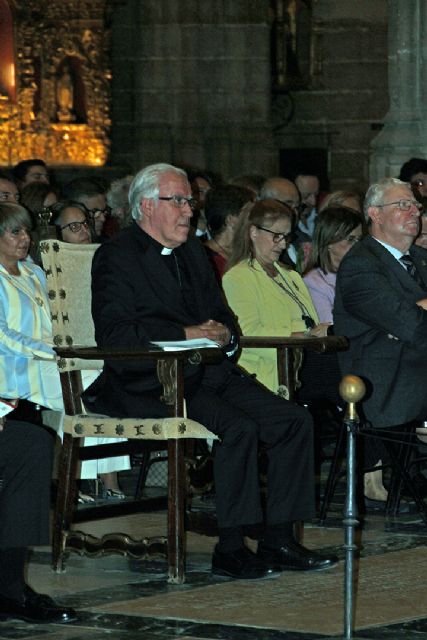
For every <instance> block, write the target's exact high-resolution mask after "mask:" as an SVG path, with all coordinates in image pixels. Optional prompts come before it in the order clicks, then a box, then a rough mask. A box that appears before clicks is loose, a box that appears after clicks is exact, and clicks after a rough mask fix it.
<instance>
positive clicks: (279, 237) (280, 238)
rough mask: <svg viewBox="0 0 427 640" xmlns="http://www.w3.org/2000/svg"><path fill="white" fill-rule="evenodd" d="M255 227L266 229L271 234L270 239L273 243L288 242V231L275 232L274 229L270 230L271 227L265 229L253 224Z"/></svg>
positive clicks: (289, 235)
mask: <svg viewBox="0 0 427 640" xmlns="http://www.w3.org/2000/svg"><path fill="white" fill-rule="evenodd" d="M255 226H256V228H257V229H260V230H261V231H266V232H267V233H270V234H271V235H272V238H271V239H272V240H273V242H274V244H279V242H286V243H288V242H290V239H291V234H290V233H276V231H272V230H271V229H266V228H265V227H260V226H259V225H258V224H257V225H255Z"/></svg>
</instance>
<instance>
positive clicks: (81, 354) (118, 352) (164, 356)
mask: <svg viewBox="0 0 427 640" xmlns="http://www.w3.org/2000/svg"><path fill="white" fill-rule="evenodd" d="M54 350H55V351H56V353H57V355H58V356H59V357H60V358H80V359H81V360H152V361H154V362H159V361H160V360H175V361H177V362H188V361H189V362H190V363H192V364H197V363H199V362H206V363H215V362H220V361H221V360H222V359H223V357H224V354H223V353H222V351H221V349H211V348H207V349H187V350H183V351H163V350H161V349H132V350H131V349H119V348H109V349H103V348H102V347H97V346H93V347H77V346H76V347H73V346H71V347H54Z"/></svg>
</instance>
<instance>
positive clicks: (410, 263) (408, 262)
mask: <svg viewBox="0 0 427 640" xmlns="http://www.w3.org/2000/svg"><path fill="white" fill-rule="evenodd" d="M399 260H400V262H402V264H403V265H404V266H405V268H406V271H407V272H408V273H409V275H410V276H411V278H413V279H414V280H415V282H416V283H417V284H419V285H420V286H421V287H423V288H424V284H423V281H422V280H421V278H420V274H419V273H418V271H417V267H416V266H415V264H414V260H413V258H412V256H410V255H409V254H406V255H404V256H402V257H401V258H399Z"/></svg>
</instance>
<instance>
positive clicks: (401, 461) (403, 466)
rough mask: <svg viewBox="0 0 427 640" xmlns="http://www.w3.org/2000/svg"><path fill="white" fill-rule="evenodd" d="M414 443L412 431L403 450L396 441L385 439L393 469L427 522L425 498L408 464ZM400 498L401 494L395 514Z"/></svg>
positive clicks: (388, 510) (396, 503)
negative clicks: (410, 473) (415, 482)
mask: <svg viewBox="0 0 427 640" xmlns="http://www.w3.org/2000/svg"><path fill="white" fill-rule="evenodd" d="M412 444H413V434H412V433H408V443H407V444H405V445H404V447H403V450H402V449H400V447H397V446H396V443H394V442H388V441H384V445H385V447H386V449H387V451H388V453H389V455H390V459H391V463H392V466H393V469H394V470H395V473H396V474H397V475H398V477H399V480H400V481H402V482H403V484H405V485H406V488H407V489H408V491H409V493H410V494H411V496H412V498H413V499H414V502H415V504H416V505H417V509H418V512H419V514H420V516H421V517H422V519H423V520H424V522H425V523H426V524H427V506H426V505H425V503H424V500H423V498H422V496H421V495H420V492H419V491H418V490H417V488H416V487H415V485H414V483H413V481H412V478H411V476H410V475H409V471H408V466H407V465H408V460H410V457H409V458H408V455H409V456H410V451H409V449H410V448H411V447H412ZM399 500H400V496H399V497H398V499H397V500H396V501H395V505H397V506H395V511H394V512H393V513H394V515H395V514H396V512H397V509H398V506H399ZM390 511H391V509H390V507H389V504H387V512H388V513H390Z"/></svg>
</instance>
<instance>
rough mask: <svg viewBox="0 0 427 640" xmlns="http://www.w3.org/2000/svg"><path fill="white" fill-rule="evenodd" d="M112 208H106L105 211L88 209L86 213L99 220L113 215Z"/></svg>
mask: <svg viewBox="0 0 427 640" xmlns="http://www.w3.org/2000/svg"><path fill="white" fill-rule="evenodd" d="M111 211H112V209H111V207H109V206H106V207H105V209H98V208H96V207H94V208H93V209H88V208H87V207H86V213H87V214H88V215H89V216H90V217H91V218H92V219H93V220H96V218H99V217H100V216H105V217H106V218H107V217H108V216H110V215H111Z"/></svg>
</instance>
